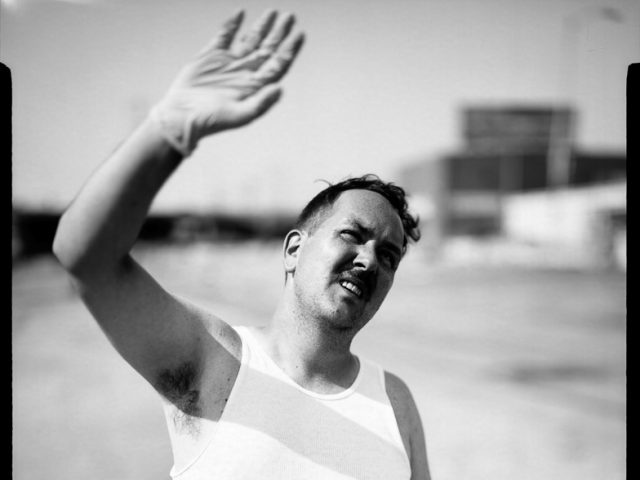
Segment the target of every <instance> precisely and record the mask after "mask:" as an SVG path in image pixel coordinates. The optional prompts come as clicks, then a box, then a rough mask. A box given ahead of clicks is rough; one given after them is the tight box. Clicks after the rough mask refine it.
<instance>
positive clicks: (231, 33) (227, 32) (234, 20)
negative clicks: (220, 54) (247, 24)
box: [200, 10, 244, 55]
mask: <svg viewBox="0 0 640 480" xmlns="http://www.w3.org/2000/svg"><path fill="white" fill-rule="evenodd" d="M243 19H244V11H243V10H239V11H238V12H236V13H235V14H234V15H233V16H231V17H230V18H229V19H227V21H226V22H224V24H223V25H222V28H221V29H220V32H218V34H217V35H216V36H215V37H214V38H213V39H212V40H211V41H210V42H209V43H208V44H207V45H206V46H205V47H204V48H203V49H202V50H201V51H200V54H201V55H202V54H205V53H209V52H211V51H212V50H220V49H222V50H226V49H228V48H229V47H230V46H231V44H232V43H233V39H234V38H235V36H236V34H237V33H238V30H239V29H240V25H242V20H243Z"/></svg>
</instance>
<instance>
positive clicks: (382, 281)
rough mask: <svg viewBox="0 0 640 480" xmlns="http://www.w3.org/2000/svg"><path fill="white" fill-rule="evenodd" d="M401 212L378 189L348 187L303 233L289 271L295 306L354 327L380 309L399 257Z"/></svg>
mask: <svg viewBox="0 0 640 480" xmlns="http://www.w3.org/2000/svg"><path fill="white" fill-rule="evenodd" d="M403 238H404V231H403V227H402V222H401V220H400V217H399V215H398V214H397V213H396V211H395V210H394V209H393V207H392V206H391V204H390V203H389V202H388V201H387V200H386V199H385V198H384V197H383V196H382V195H380V194H378V193H375V192H372V191H369V190H347V191H345V192H343V193H342V194H341V195H340V197H339V198H338V199H337V200H336V202H335V203H334V205H333V208H332V209H331V210H330V211H328V212H326V213H325V214H324V216H323V219H322V220H321V223H320V224H319V225H318V226H316V229H315V231H313V233H311V234H310V235H308V236H306V237H304V239H303V242H302V244H301V246H300V249H299V252H298V257H297V262H296V266H295V272H294V276H293V281H294V292H295V297H296V302H297V304H298V306H301V307H302V308H303V311H304V313H305V314H309V313H311V314H312V315H313V316H315V317H316V318H319V319H321V321H322V322H324V323H325V325H326V326H330V327H332V328H337V329H348V330H351V331H353V333H355V332H357V331H358V330H359V329H360V328H362V327H363V326H364V325H365V324H366V323H367V322H368V321H369V320H370V319H371V318H372V317H373V315H374V314H375V313H376V312H377V311H378V308H379V307H380V305H381V304H382V301H383V300H384V298H385V297H386V295H387V293H388V292H389V289H390V288H391V285H392V284H393V278H394V275H395V271H396V268H397V267H398V263H399V262H400V259H401V257H402V244H403Z"/></svg>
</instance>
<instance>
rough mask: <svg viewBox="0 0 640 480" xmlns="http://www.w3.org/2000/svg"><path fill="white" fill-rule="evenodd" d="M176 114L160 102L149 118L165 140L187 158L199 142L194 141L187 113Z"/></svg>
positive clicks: (150, 112)
mask: <svg viewBox="0 0 640 480" xmlns="http://www.w3.org/2000/svg"><path fill="white" fill-rule="evenodd" d="M176 113H178V112H174V113H173V114H172V112H171V109H170V108H169V107H168V106H167V105H165V104H163V102H160V103H158V104H156V105H155V106H154V107H153V108H152V109H151V110H150V111H149V118H150V119H151V120H152V121H153V122H154V123H155V124H156V125H157V126H158V127H159V130H160V132H161V133H162V136H163V137H164V138H165V140H166V141H167V142H169V144H170V145H171V146H172V147H173V148H175V149H176V150H177V151H178V152H180V154H181V155H182V156H183V157H185V158H186V157H188V156H189V155H191V154H192V153H193V151H194V150H195V149H196V146H197V143H198V141H197V140H195V139H194V135H193V132H192V128H191V126H190V122H189V121H188V115H187V113H186V112H181V114H176ZM179 119H184V120H183V121H180V120H179Z"/></svg>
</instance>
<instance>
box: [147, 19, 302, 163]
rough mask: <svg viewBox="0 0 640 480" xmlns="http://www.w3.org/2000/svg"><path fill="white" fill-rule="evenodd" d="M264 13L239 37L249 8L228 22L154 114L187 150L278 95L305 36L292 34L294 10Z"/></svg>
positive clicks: (244, 121)
mask: <svg viewBox="0 0 640 480" xmlns="http://www.w3.org/2000/svg"><path fill="white" fill-rule="evenodd" d="M278 17H279V15H278V13H277V12H276V11H271V12H268V13H265V14H264V15H263V16H262V17H261V18H260V19H259V20H258V21H257V22H256V23H255V24H254V25H253V27H252V28H251V29H250V30H249V32H248V33H247V34H246V35H244V36H243V37H242V38H241V39H239V40H238V41H235V42H234V40H235V37H236V34H237V33H238V30H239V29H240V26H241V24H242V20H243V18H244V12H243V11H240V12H238V13H237V14H235V15H234V16H233V17H231V18H230V19H229V20H227V22H226V23H225V24H224V25H223V27H222V30H221V31H220V32H219V33H218V35H217V36H216V37H215V38H214V39H213V40H212V41H211V43H210V44H209V45H207V46H206V47H205V48H204V49H203V50H202V51H201V52H200V53H199V54H198V55H197V56H196V57H195V58H194V59H193V60H192V61H191V62H190V63H189V64H187V65H186V66H185V67H184V68H183V69H182V70H181V71H180V73H179V74H178V76H177V77H176V79H175V80H174V82H173V83H172V85H171V87H170V88H169V90H168V92H167V93H166V95H165V96H164V97H163V98H162V100H160V102H159V103H158V104H157V105H155V106H154V107H153V108H152V109H151V112H150V117H151V119H152V120H153V121H155V122H157V124H158V125H159V126H160V128H161V131H162V132H163V134H164V136H165V138H166V139H167V140H168V141H169V142H170V143H171V144H172V145H173V146H174V147H175V148H176V149H177V150H178V151H179V152H180V153H182V155H183V156H185V157H186V156H189V155H190V154H191V153H192V152H193V150H194V149H195V148H196V145H197V143H198V141H199V140H200V139H202V138H203V137H205V136H207V135H210V134H212V133H215V132H219V131H221V130H226V129H230V128H235V127H239V126H242V125H245V124H247V123H249V122H251V121H252V120H254V119H256V118H258V117H259V116H261V115H262V114H263V113H265V112H266V111H267V110H269V108H270V107H271V106H272V105H273V104H274V103H275V102H276V101H277V100H278V98H279V97H280V94H281V90H280V88H279V87H278V86H276V85H274V83H275V82H277V81H279V80H280V79H281V78H282V76H283V75H284V74H285V73H286V72H287V70H288V69H289V67H290V66H291V63H292V62H293V60H294V59H295V57H296V55H297V53H298V52H299V50H300V48H301V47H302V43H303V41H304V36H303V35H302V34H301V33H299V34H297V35H292V34H291V31H292V29H293V26H294V23H295V19H294V17H293V15H286V16H281V18H278Z"/></svg>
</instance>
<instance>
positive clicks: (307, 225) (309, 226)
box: [295, 173, 420, 254]
mask: <svg viewBox="0 0 640 480" xmlns="http://www.w3.org/2000/svg"><path fill="white" fill-rule="evenodd" d="M325 182H326V181H325ZM326 183H328V184H329V186H328V187H327V188H325V189H324V190H322V191H320V192H319V193H318V194H317V195H316V196H315V197H313V198H312V199H311V201H310V202H309V203H308V204H307V205H306V206H305V207H304V208H303V209H302V211H301V212H300V215H299V216H298V219H297V220H296V223H295V228H297V229H300V230H305V229H306V230H308V231H309V232H310V233H313V231H314V230H315V229H316V228H317V226H318V225H319V224H320V223H321V220H322V218H321V217H322V215H323V214H324V213H325V212H326V211H327V210H328V209H330V208H331V207H332V206H333V204H334V203H335V201H336V200H337V199H338V197H339V196H340V194H341V193H342V192H345V191H347V190H369V191H371V192H376V193H378V194H380V195H382V196H383V197H384V198H386V199H387V201H388V202H389V203H390V204H391V206H392V207H393V208H394V210H395V211H396V212H397V213H398V216H399V217H400V220H401V221H402V227H403V230H404V234H403V241H402V253H403V254H404V253H405V252H406V250H407V244H408V240H409V239H411V240H413V241H414V242H417V241H418V240H420V229H419V228H418V223H419V218H418V216H417V215H416V216H413V215H412V214H411V213H410V212H409V205H408V204H407V198H406V197H407V194H406V192H405V191H404V189H403V188H402V187H399V186H397V185H395V184H393V183H392V182H384V181H382V180H381V179H380V178H379V177H378V176H377V175H374V174H372V173H368V174H366V175H363V176H361V177H352V178H348V179H346V180H343V181H341V182H338V183H336V184H331V183H329V182H326Z"/></svg>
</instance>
